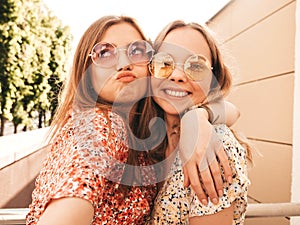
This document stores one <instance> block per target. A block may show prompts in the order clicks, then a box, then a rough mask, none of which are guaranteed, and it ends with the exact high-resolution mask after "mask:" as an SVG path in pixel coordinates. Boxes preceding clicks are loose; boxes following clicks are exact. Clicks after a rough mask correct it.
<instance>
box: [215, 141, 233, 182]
mask: <svg viewBox="0 0 300 225" xmlns="http://www.w3.org/2000/svg"><path fill="white" fill-rule="evenodd" d="M217 155H218V158H219V160H220V164H221V165H222V167H223V171H224V176H225V179H226V181H227V182H229V183H232V170H231V167H230V164H229V161H228V156H227V154H226V152H225V150H224V148H223V147H221V148H220V150H219V151H218V152H217Z"/></svg>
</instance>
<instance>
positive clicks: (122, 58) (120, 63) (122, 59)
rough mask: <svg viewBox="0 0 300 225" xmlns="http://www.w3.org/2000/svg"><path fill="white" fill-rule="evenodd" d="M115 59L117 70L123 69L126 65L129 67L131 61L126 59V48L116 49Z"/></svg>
mask: <svg viewBox="0 0 300 225" xmlns="http://www.w3.org/2000/svg"><path fill="white" fill-rule="evenodd" d="M116 57H117V64H116V67H117V70H119V69H121V68H124V67H126V66H128V65H131V61H130V59H129V57H128V54H127V49H126V48H118V49H117V56H116Z"/></svg>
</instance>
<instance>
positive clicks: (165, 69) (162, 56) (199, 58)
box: [149, 52, 213, 81]
mask: <svg viewBox="0 0 300 225" xmlns="http://www.w3.org/2000/svg"><path fill="white" fill-rule="evenodd" d="M176 65H183V71H184V73H185V74H186V76H187V77H188V78H189V79H191V80H193V81H201V80H203V79H204V78H205V77H207V76H209V75H211V74H212V69H213V67H212V66H211V65H210V62H209V61H208V59H207V58H206V57H205V56H203V55H199V54H195V55H191V56H190V57H189V58H187V60H186V61H185V62H184V63H175V61H174V59H173V58H172V56H171V55H169V54H168V53H165V52H159V53H157V54H155V55H154V56H153V58H152V61H151V62H150V64H149V70H150V72H151V74H152V75H153V76H154V77H156V78H161V79H163V78H165V79H166V78H168V77H169V76H170V75H171V74H172V73H173V71H174V70H175V66H176Z"/></svg>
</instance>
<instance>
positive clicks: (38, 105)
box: [0, 0, 72, 135]
mask: <svg viewBox="0 0 300 225" xmlns="http://www.w3.org/2000/svg"><path fill="white" fill-rule="evenodd" d="M0 13H1V14H0V76H1V85H0V91H1V96H0V101H1V106H0V116H1V131H0V135H3V134H4V127H5V126H4V123H5V121H6V120H8V121H11V122H13V124H14V127H15V133H16V132H17V127H18V126H19V125H20V124H22V125H23V126H24V130H26V129H27V128H29V129H33V128H34V124H35V123H37V121H38V125H37V127H39V128H40V127H42V126H45V125H48V121H49V120H51V115H53V112H54V111H55V108H56V106H57V100H55V99H56V98H57V96H58V91H59V87H60V86H61V84H62V82H63V80H64V77H65V75H66V72H67V69H66V65H67V59H68V58H67V56H68V54H69V52H70V43H71V38H72V36H71V34H70V30H69V28H68V27H67V26H63V25H62V23H61V21H60V20H59V19H58V18H56V17H55V16H53V15H51V12H50V11H49V10H48V9H47V7H46V6H45V5H44V4H43V3H42V2H41V1H40V0H0ZM48 114H49V115H50V116H49V118H47V115H48Z"/></svg>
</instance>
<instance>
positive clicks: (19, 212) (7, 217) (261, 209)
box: [0, 202, 300, 225]
mask: <svg viewBox="0 0 300 225" xmlns="http://www.w3.org/2000/svg"><path fill="white" fill-rule="evenodd" d="M27 213H28V209H27V208H16V209H0V224H7V225H8V224H15V225H17V224H25V216H26V214H27ZM294 216H300V203H292V202H287V203H259V204H249V205H248V208H247V212H246V218H257V217H294Z"/></svg>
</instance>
